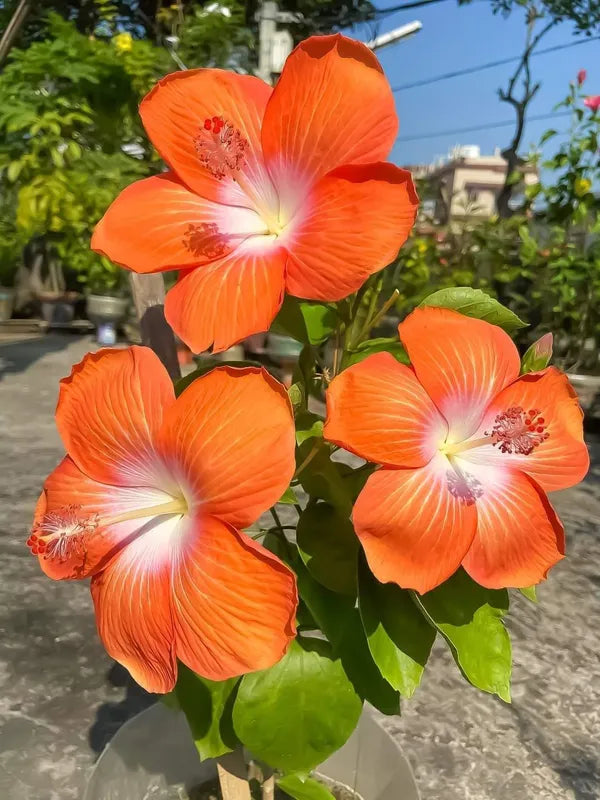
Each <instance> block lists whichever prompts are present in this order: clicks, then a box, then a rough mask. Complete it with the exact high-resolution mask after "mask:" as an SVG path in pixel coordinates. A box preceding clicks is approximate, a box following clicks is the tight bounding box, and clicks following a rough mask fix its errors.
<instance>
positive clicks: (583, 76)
mask: <svg viewBox="0 0 600 800" xmlns="http://www.w3.org/2000/svg"><path fill="white" fill-rule="evenodd" d="M586 78H587V70H585V69H580V70H579V72H578V73H577V83H578V85H579V86H583V84H584V83H585V79H586Z"/></svg>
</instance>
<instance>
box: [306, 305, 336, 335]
mask: <svg viewBox="0 0 600 800" xmlns="http://www.w3.org/2000/svg"><path fill="white" fill-rule="evenodd" d="M300 310H301V312H302V316H303V317H304V324H305V325H306V332H307V333H308V341H309V342H310V344H321V342H324V341H325V340H326V339H328V338H329V337H330V336H331V334H332V333H333V331H334V330H335V329H336V327H337V325H338V322H339V320H338V316H337V314H336V312H335V309H334V308H333V307H332V306H325V305H322V304H321V303H306V302H301V303H300Z"/></svg>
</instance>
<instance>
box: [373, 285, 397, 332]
mask: <svg viewBox="0 0 600 800" xmlns="http://www.w3.org/2000/svg"><path fill="white" fill-rule="evenodd" d="M399 297H400V290H399V289H394V291H393V292H392V294H391V296H390V297H389V298H388V299H387V300H386V301H385V303H384V304H383V305H382V306H381V308H380V309H379V311H378V313H377V314H376V315H375V317H374V318H373V319H372V320H371V324H370V328H371V329H373V328H375V327H376V326H377V325H379V323H380V322H381V320H382V319H383V318H384V316H385V315H386V314H387V312H388V311H389V310H390V308H391V307H392V306H393V305H394V303H395V302H396V300H397V299H398V298H399Z"/></svg>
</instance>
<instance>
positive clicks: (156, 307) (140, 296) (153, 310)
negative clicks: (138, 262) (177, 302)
mask: <svg viewBox="0 0 600 800" xmlns="http://www.w3.org/2000/svg"><path fill="white" fill-rule="evenodd" d="M131 292H132V294H133V300H134V302H135V309H136V311H137V315H138V319H139V321H140V328H141V332H142V344H145V345H146V346H147V347H151V348H152V349H153V350H154V352H155V353H156V355H157V356H158V357H159V358H160V360H161V361H162V363H163V364H164V365H165V367H166V369H167V372H168V373H169V375H170V376H171V378H172V380H174V381H177V380H179V378H181V370H180V369H179V362H178V360H177V348H176V347H175V337H174V335H173V331H172V330H171V328H170V327H169V323H168V322H167V320H166V319H165V282H164V280H163V276H162V275H161V274H160V273H157V274H155V275H137V274H136V273H135V272H132V273H131Z"/></svg>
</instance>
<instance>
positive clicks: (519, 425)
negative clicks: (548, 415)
mask: <svg viewBox="0 0 600 800" xmlns="http://www.w3.org/2000/svg"><path fill="white" fill-rule="evenodd" d="M540 413H541V412H540V411H539V409H535V408H534V409H530V410H529V411H528V412H527V413H525V412H524V411H523V409H522V408H521V407H520V406H513V407H512V408H508V409H507V410H506V411H503V412H502V413H501V414H498V415H497V416H496V419H495V420H494V427H493V428H492V430H491V431H486V433H485V435H486V436H489V437H490V438H491V440H492V444H493V445H497V446H498V449H499V450H500V451H501V452H502V453H514V454H518V455H525V456H528V455H530V454H531V453H532V452H533V451H534V450H535V448H536V447H539V446H540V445H541V444H542V442H545V441H546V439H548V437H549V436H550V434H549V433H547V431H546V426H545V425H544V418H543V417H541V416H540Z"/></svg>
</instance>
